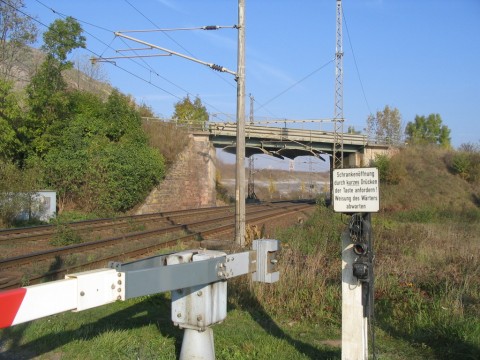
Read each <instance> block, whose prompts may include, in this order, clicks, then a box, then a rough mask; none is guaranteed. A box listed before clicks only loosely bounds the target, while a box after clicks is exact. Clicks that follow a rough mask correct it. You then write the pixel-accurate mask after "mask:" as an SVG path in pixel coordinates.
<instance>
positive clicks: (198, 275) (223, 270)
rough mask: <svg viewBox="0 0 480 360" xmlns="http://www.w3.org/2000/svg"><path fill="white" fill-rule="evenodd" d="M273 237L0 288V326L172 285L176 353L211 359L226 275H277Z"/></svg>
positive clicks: (222, 310) (224, 299) (263, 278)
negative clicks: (236, 249) (232, 248)
mask: <svg viewBox="0 0 480 360" xmlns="http://www.w3.org/2000/svg"><path fill="white" fill-rule="evenodd" d="M278 250H279V242H278V241H277V240H254V241H253V250H252V251H246V252H241V253H235V254H229V255H227V254H226V253H224V252H221V251H211V250H188V251H182V252H179V253H170V254H164V255H159V256H154V257H150V258H147V259H142V260H138V261H133V262H129V263H124V264H121V263H110V264H109V266H110V267H109V268H105V269H98V270H93V271H86V272H81V273H76V274H70V275H67V276H66V277H65V279H64V280H59V281H52V282H48V283H45V284H39V285H33V286H27V287H22V288H19V289H14V290H7V291H3V292H0V328H5V327H9V326H13V325H17V324H21V323H24V322H27V321H31V320H35V319H39V318H42V317H45V316H49V315H53V314H58V313H61V312H64V311H82V310H87V309H90V308H93V307H97V306H101V305H105V304H109V303H112V302H114V301H118V300H127V299H131V298H134V297H138V296H144V295H151V294H156V293H161V292H166V291H172V321H173V322H174V324H175V325H177V326H179V327H180V328H183V329H185V334H184V339H183V343H182V350H181V353H180V359H192V358H195V359H214V358H215V351H214V347H213V332H212V329H211V328H210V327H209V326H211V325H213V324H215V323H218V322H221V321H223V320H224V319H225V317H226V314H227V282H226V280H228V279H230V278H232V277H236V276H240V275H246V274H252V276H253V280H254V281H260V282H266V283H272V282H276V281H278V278H279V272H278V271H277V259H276V255H277V251H278Z"/></svg>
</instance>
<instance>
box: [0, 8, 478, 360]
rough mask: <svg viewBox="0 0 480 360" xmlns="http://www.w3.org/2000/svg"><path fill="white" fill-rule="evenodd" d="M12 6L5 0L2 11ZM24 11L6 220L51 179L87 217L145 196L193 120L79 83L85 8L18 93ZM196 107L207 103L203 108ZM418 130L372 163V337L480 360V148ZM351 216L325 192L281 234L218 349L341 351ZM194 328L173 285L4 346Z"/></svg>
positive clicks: (151, 344) (57, 354)
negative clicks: (345, 242) (265, 271)
mask: <svg viewBox="0 0 480 360" xmlns="http://www.w3.org/2000/svg"><path fill="white" fill-rule="evenodd" d="M10 2H11V3H15V4H16V5H17V6H18V7H20V5H21V4H22V1H21V0H11V1H10ZM8 9H9V7H4V4H3V3H0V10H1V15H3V14H7V12H8ZM23 20H25V19H23ZM16 21H18V22H17V23H15V24H16V25H15V26H13V27H12V28H10V29H7V30H9V31H10V33H9V32H8V31H3V32H2V36H4V37H3V38H0V46H4V48H0V50H1V51H0V61H1V62H2V64H3V65H4V66H3V67H1V70H2V74H3V75H4V76H3V77H2V79H1V80H0V178H1V179H2V181H1V182H0V204H1V206H0V218H1V224H0V225H1V226H2V227H3V226H6V225H12V222H13V220H12V219H13V218H14V217H15V216H14V215H15V214H16V213H17V212H18V209H19V208H22V207H24V206H25V203H28V201H29V194H30V193H31V192H32V191H33V190H34V189H39V188H42V187H53V188H55V189H56V190H57V191H58V195H59V200H60V201H59V202H60V210H66V209H74V210H81V211H82V216H83V215H84V214H85V213H87V214H89V216H92V217H93V216H95V215H98V214H113V213H116V212H123V211H127V210H128V209H130V208H132V207H133V206H135V205H136V204H137V203H138V202H139V201H140V200H141V199H142V198H143V197H144V196H145V194H146V193H147V192H148V191H149V189H150V188H151V187H152V186H154V185H155V184H156V183H157V182H158V181H159V180H160V179H161V177H162V176H163V173H164V171H165V166H169V165H170V164H172V163H173V161H174V159H175V156H176V154H177V153H178V151H180V149H181V147H182V144H184V143H185V142H186V141H187V140H186V136H185V134H183V135H182V136H181V137H178V134H179V133H181V131H178V130H176V129H174V128H173V127H172V126H171V125H169V124H162V123H159V122H144V123H143V124H142V122H141V120H140V119H141V116H149V115H151V110H150V109H149V108H148V106H138V105H136V104H135V103H134V102H133V101H132V99H131V97H129V96H126V95H123V94H121V93H120V92H118V91H116V90H109V91H108V95H107V96H105V93H102V95H100V94H98V93H95V92H93V93H92V92H84V91H83V90H80V89H79V86H78V87H72V86H71V84H70V83H69V82H68V81H67V80H65V78H64V77H63V75H64V74H65V73H67V72H68V71H71V70H72V66H73V64H72V63H70V62H69V61H68V60H67V55H68V54H69V51H70V50H72V49H73V48H75V47H77V46H80V47H81V46H83V45H84V41H85V39H84V38H83V37H82V35H81V28H79V27H78V26H77V25H78V24H77V23H76V22H75V21H74V20H73V19H67V20H66V21H65V22H62V21H61V22H56V23H54V24H52V27H51V28H50V29H49V31H47V33H46V37H45V47H44V50H45V52H46V53H45V55H44V56H43V57H42V61H43V63H42V64H41V65H40V66H39V67H38V71H37V72H36V73H35V74H34V75H33V77H32V78H31V79H28V85H27V86H26V88H25V90H24V91H17V90H16V89H15V87H14V85H13V83H12V82H11V81H8V76H10V77H11V76H12V75H15V74H12V72H14V71H15V64H16V61H15V59H18V57H19V54H20V53H18V52H15V51H16V50H18V49H19V48H22V49H21V50H22V51H26V50H25V48H24V47H25V45H27V44H28V43H31V41H32V36H33V34H34V32H35V29H34V28H33V27H31V25H32V24H28V23H22V19H17V20H16ZM21 29H27V32H26V33H22V31H21ZM8 34H10V35H8ZM30 35H32V36H30ZM60 35H61V36H60ZM65 39H68V41H64V40H65ZM16 42H18V44H17V43H16ZM5 46H6V47H5ZM16 46H18V48H17V47H16ZM7 55H8V56H7ZM2 56H4V57H2ZM0 65H1V64H0ZM182 105H186V108H185V109H182V108H181V107H182ZM192 106H193V108H192ZM195 106H196V108H195ZM183 110H185V111H183ZM197 110H199V111H200V115H201V116H197V115H193V117H191V116H192V115H191V114H192V113H197V112H196V111H197ZM205 112H206V110H205V109H204V107H203V106H202V105H201V102H199V99H198V100H197V99H195V100H194V101H193V102H192V101H191V100H190V99H189V98H188V97H187V98H186V99H184V101H179V102H178V103H177V105H176V108H175V118H176V119H177V120H179V122H180V123H181V122H182V121H183V120H185V121H184V122H185V123H188V122H189V121H190V119H192V118H199V119H200V120H201V122H203V121H206V120H207V119H208V114H205ZM204 115H207V117H205V116H204ZM182 119H183V120H182ZM369 121H370V123H369V125H370V126H369V128H370V130H371V131H372V133H373V135H375V136H377V137H378V136H379V137H383V139H384V140H385V141H387V142H390V143H398V142H401V140H403V138H402V131H401V117H400V114H399V112H398V110H397V109H394V108H393V109H390V108H388V107H386V108H385V109H384V110H383V111H381V112H377V114H376V116H375V117H372V118H370V119H369ZM406 130H407V131H406V133H405V134H406V136H407V139H408V142H409V146H407V147H405V148H403V149H401V150H400V151H399V152H398V153H397V154H396V155H395V156H393V157H392V158H388V157H386V156H379V157H378V158H377V159H376V161H375V163H374V164H373V165H374V166H377V167H378V168H379V171H380V178H381V182H382V184H381V187H380V191H381V210H380V212H379V213H378V214H374V215H373V231H374V249H375V253H376V257H375V274H376V291H375V312H376V316H375V324H374V325H375V327H374V328H375V333H376V342H375V349H372V348H371V350H374V351H375V352H376V354H377V356H378V358H381V359H405V358H411V359H477V358H478V354H479V353H480V280H479V279H480V255H479V254H480V242H479V235H478V234H479V233H480V225H479V221H478V220H479V219H480V210H479V205H480V166H479V160H480V149H479V148H478V146H477V145H472V144H465V145H462V146H461V147H460V149H459V150H456V151H455V150H452V149H450V138H449V134H450V132H449V130H448V128H446V127H445V126H444V125H443V124H442V122H441V118H440V116H439V115H436V114H431V115H429V116H427V117H425V116H417V117H416V118H415V120H414V121H413V122H411V123H409V124H408V125H407V127H406ZM351 131H354V129H353V128H352V129H351ZM173 134H175V135H176V136H175V137H174V136H173ZM438 145H440V146H438ZM259 176H260V175H259ZM268 179H269V178H267V180H268ZM272 184H273V182H272ZM270 190H271V192H272V193H273V192H274V190H275V189H273V188H272V189H269V191H270ZM14 194H18V196H15V197H14V196H13V195H14ZM224 196H225V199H228V194H227V193H226V192H224ZM76 214H77V213H76V212H74V211H71V212H67V215H70V216H73V217H75V216H76ZM347 222H348V218H347V217H346V216H342V215H340V214H335V213H333V212H332V211H331V209H329V208H327V207H325V206H324V204H323V203H321V202H319V204H318V207H317V210H316V212H315V214H314V215H313V216H312V218H311V219H309V220H308V221H306V222H305V223H302V224H298V225H296V226H295V227H293V228H290V229H286V230H278V231H277V232H275V233H272V234H267V235H268V236H269V237H272V238H278V239H279V240H281V242H282V246H283V250H282V252H281V255H280V270H281V277H280V281H279V282H278V283H276V284H272V285H265V284H253V283H251V282H250V281H249V280H248V278H247V277H243V278H238V279H235V280H234V281H231V282H229V303H228V309H229V312H228V317H227V319H226V320H225V322H224V323H222V324H219V325H216V326H215V327H214V329H215V330H214V331H215V344H216V350H217V358H218V359H267V358H268V359H270V358H277V359H332V358H333V359H338V358H340V349H339V347H338V344H339V343H338V340H339V337H340V322H341V289H340V268H341V264H340V253H341V249H340V235H341V233H342V232H343V231H344V230H345V229H346V226H347V225H346V224H347ZM67 240H68V242H69V243H72V242H75V241H76V240H77V239H76V238H75V237H74V236H73V235H72V234H71V233H69V232H68V231H65V227H64V226H62V222H60V225H59V227H58V236H57V238H56V239H55V242H56V243H57V244H58V245H62V244H64V242H65V241H67ZM181 336H182V334H181V331H180V330H178V329H176V328H174V327H173V326H172V323H171V320H170V311H169V295H168V294H159V295H155V296H147V297H141V298H137V299H132V300H130V301H127V302H119V303H115V304H112V305H109V306H104V307H101V308H97V309H92V310H89V311H85V312H82V313H65V314H61V315H58V316H53V317H49V318H46V319H41V320H38V321H34V322H31V323H28V324H23V325H19V326H15V327H12V328H9V329H6V330H2V331H1V332H0V357H2V358H7V359H8V358H33V357H37V356H38V357H40V358H45V359H57V358H65V359H67V358H68V359H80V358H81V359H98V358H104V359H112V358H116V359H132V358H140V359H174V358H176V357H177V356H178V353H179V348H180V343H181Z"/></svg>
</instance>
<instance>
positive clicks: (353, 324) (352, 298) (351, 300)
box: [342, 230, 368, 360]
mask: <svg viewBox="0 0 480 360" xmlns="http://www.w3.org/2000/svg"><path fill="white" fill-rule="evenodd" d="M352 247H353V243H352V241H351V240H350V234H349V231H348V230H347V231H345V232H344V233H343V234H342V360H367V359H368V318H366V317H364V316H363V314H364V311H363V305H362V284H361V282H360V281H358V280H357V278H356V277H355V276H353V263H354V262H355V258H356V255H355V253H354V252H353V249H352Z"/></svg>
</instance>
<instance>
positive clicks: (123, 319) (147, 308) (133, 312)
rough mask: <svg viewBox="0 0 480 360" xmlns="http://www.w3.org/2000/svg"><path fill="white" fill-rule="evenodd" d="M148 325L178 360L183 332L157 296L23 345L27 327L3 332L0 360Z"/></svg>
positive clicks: (167, 303) (30, 356) (23, 359)
mask: <svg viewBox="0 0 480 360" xmlns="http://www.w3.org/2000/svg"><path fill="white" fill-rule="evenodd" d="M93 316H94V315H93ZM66 321H68V320H66ZM152 323H155V324H156V327H157V328H158V330H159V332H160V333H161V334H162V336H164V337H167V338H173V339H175V349H176V356H177V357H178V356H179V354H180V349H181V345H182V337H183V331H182V330H180V329H178V328H177V327H175V326H174V325H173V323H172V321H171V319H170V299H167V298H165V296H163V294H159V295H155V296H151V297H148V298H146V299H145V300H143V301H141V302H138V303H136V304H134V305H132V306H129V307H127V308H125V309H122V310H119V311H115V312H114V313H112V314H110V315H108V316H105V317H102V318H100V319H98V320H96V321H94V322H85V323H84V324H82V325H81V326H80V327H79V328H77V329H75V330H67V331H58V332H52V333H50V334H47V335H44V336H40V337H38V338H36V339H35V340H32V341H30V342H27V343H25V344H23V345H20V344H21V342H22V339H23V337H24V336H25V331H26V330H27V329H28V328H29V326H31V323H26V324H20V325H17V326H14V327H11V328H7V329H4V330H3V331H2V333H1V336H0V351H1V350H3V349H4V348H5V344H6V343H7V342H8V348H9V349H8V350H6V351H3V352H0V359H2V360H3V359H5V360H7V359H8V360H20V359H21V360H28V359H33V358H35V357H37V356H40V355H43V354H46V353H48V352H50V351H54V350H55V349H58V348H60V347H61V346H63V345H65V344H68V343H70V342H72V341H75V340H79V339H81V340H91V339H93V338H95V337H97V336H99V335H101V334H103V333H105V332H109V331H121V330H130V329H136V328H141V327H144V326H148V325H150V324H152Z"/></svg>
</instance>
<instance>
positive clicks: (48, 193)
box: [18, 190, 57, 221]
mask: <svg viewBox="0 0 480 360" xmlns="http://www.w3.org/2000/svg"><path fill="white" fill-rule="evenodd" d="M56 214H57V192H56V191H54V190H39V191H37V192H36V193H34V194H33V195H32V197H31V198H30V209H28V208H27V209H24V210H23V211H22V212H21V213H20V214H19V216H18V219H19V220H29V219H38V220H41V221H49V220H50V219H52V218H54V217H55V216H56Z"/></svg>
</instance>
